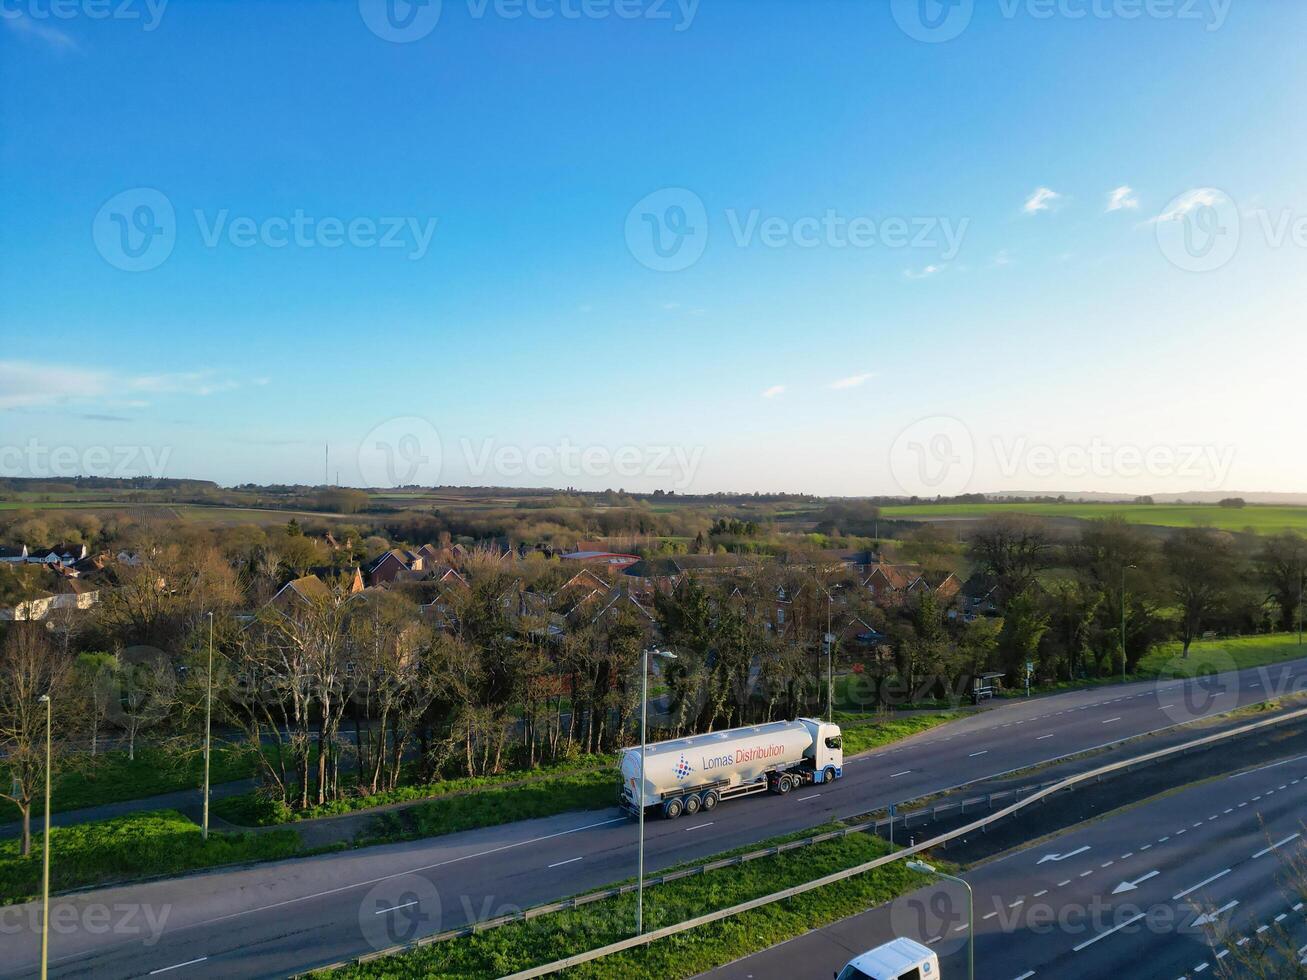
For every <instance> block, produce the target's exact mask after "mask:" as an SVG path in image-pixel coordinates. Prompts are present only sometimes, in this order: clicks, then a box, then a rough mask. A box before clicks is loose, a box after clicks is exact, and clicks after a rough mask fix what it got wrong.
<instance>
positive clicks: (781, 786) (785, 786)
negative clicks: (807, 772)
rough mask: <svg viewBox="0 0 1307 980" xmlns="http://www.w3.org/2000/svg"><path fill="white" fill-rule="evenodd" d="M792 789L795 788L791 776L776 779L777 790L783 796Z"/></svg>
mask: <svg viewBox="0 0 1307 980" xmlns="http://www.w3.org/2000/svg"><path fill="white" fill-rule="evenodd" d="M792 789H794V784H793V783H792V782H790V777H789V776H782V777H781V778H780V779H778V780H777V781H776V792H778V793H780V794H781V796H784V795H785V794H786V793H788V792H789V791H790V790H792Z"/></svg>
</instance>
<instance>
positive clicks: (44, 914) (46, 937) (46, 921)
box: [41, 694, 51, 980]
mask: <svg viewBox="0 0 1307 980" xmlns="http://www.w3.org/2000/svg"><path fill="white" fill-rule="evenodd" d="M41 700H42V701H44V702H45V837H44V838H42V840H41V980H46V978H47V977H48V976H49V971H50V761H51V753H50V712H51V704H50V695H48V694H42V695H41Z"/></svg>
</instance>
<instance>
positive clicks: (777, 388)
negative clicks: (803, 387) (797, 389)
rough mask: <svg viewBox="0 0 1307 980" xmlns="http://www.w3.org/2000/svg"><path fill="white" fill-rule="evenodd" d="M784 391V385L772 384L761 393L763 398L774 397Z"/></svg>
mask: <svg viewBox="0 0 1307 980" xmlns="http://www.w3.org/2000/svg"><path fill="white" fill-rule="evenodd" d="M784 393H785V385H772V386H771V387H770V388H768V389H767V390H766V391H764V392H763V393H762V397H763V398H775V397H776V396H777V395H782V394H784Z"/></svg>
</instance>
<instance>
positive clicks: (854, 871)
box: [369, 708, 1307, 980]
mask: <svg viewBox="0 0 1307 980" xmlns="http://www.w3.org/2000/svg"><path fill="white" fill-rule="evenodd" d="M1303 717H1307V708H1302V709H1299V710H1298V711H1292V712H1289V713H1288V714H1284V715H1278V716H1277V717H1275V718H1267V719H1265V720H1263V721H1258V722H1254V723H1252V724H1250V725H1244V726H1242V727H1240V728H1233V729H1230V730H1229V731H1225V732H1217V733H1216V734H1214V735H1207V736H1204V737H1203V738H1200V739H1195V740H1194V741H1192V742H1185V743H1183V744H1181V745H1173V746H1170V747H1169V748H1165V749H1158V750H1156V751H1154V752H1148V753H1146V754H1144V755H1141V756H1136V757H1134V758H1131V759H1122V760H1120V761H1119V762H1113V763H1109V764H1108V765H1105V766H1099V767H1098V768H1097V769H1091V770H1089V771H1088V772H1083V773H1079V774H1077V775H1074V776H1068V777H1066V778H1065V779H1060V780H1058V781H1056V782H1054V783H1052V784H1050V785H1048V786H1045V787H1043V788H1041V789H1039V790H1036V791H1035V792H1033V793H1031V794H1030V795H1029V796H1028V797H1026V798H1025V799H1022V800H1018V801H1017V802H1016V803H1013V804H1012V805H1011V806H1008V807H1005V808H1004V809H1002V810H999V811H998V812H997V813H992V814H990V815H989V816H986V817H982V818H981V819H979V820H974V821H972V822H971V823H969V824H967V825H966V826H963V827H958V828H957V829H955V830H951V831H949V832H948V833H946V834H940V835H939V836H938V837H934V838H931V839H930V840H927V841H922V842H921V843H920V844H915V845H913V846H911V847H906V848H903V849H902V850H899V851H895V852H894V853H893V854H886V855H884V856H883V857H879V858H876V859H875V860H872V861H868V862H866V863H865V864H860V865H858V866H857V867H853V868H846V869H845V870H843V871H836V872H832V873H831V874H828V875H825V876H824V877H821V878H817V879H816V880H814V881H808V882H804V883H803V884H801V885H794V886H793V887H791V888H786V889H784V890H783V891H779V892H773V893H772V894H770V895H763V896H760V897H759V898H755V899H751V900H750V901H747V902H741V903H740V904H738V905H732V906H731V907H730V908H725V909H718V910H717V911H715V912H708V913H706V914H704V915H701V916H697V917H696V918H693V919H687V920H686V921H684V922H678V923H675V924H674V925H670V926H664V927H663V928H661V929H656V930H654V931H653V932H647V933H645V934H644V935H641V936H631V937H630V938H628V939H623V940H620V941H619V942H615V943H610V944H609V945H607V946H601V947H599V948H598V949H592V950H587V951H586V952H584V953H577V954H575V955H574V956H569V957H567V958H566V959H561V960H556V961H555V962H553V963H546V964H543V965H542V966H535V967H531V968H530V969H528V970H521V971H519V972H517V973H513V974H510V975H509V976H507V977H505V978H502V980H531V978H534V977H543V976H548V975H549V974H551V973H557V972H559V971H560V970H566V969H568V968H569V967H573V966H579V965H580V964H582V963H588V962H590V961H591V960H597V959H601V958H603V957H605V956H611V955H612V954H614V953H620V952H624V951H625V950H628V949H635V948H637V947H639V946H647V945H648V944H649V943H653V942H657V941H658V940H659V939H666V938H667V937H669V936H675V935H677V934H678V933H682V932H688V931H689V930H691V929H697V928H698V927H699V926H703V925H708V924H709V923H712V922H720V921H721V920H722V919H728V918H730V917H731V916H734V915H740V914H741V913H743V912H749V911H751V910H753V909H757V908H762V907H764V906H766V905H771V904H772V903H774V902H781V901H784V900H785V899H788V898H794V897H795V896H798V895H802V894H805V893H806V892H810V891H814V890H815V889H818V888H824V887H825V886H827V885H833V884H835V883H837V882H840V881H844V880H846V879H848V878H852V877H855V876H856V875H860V874H865V873H866V872H868V871H874V870H875V869H876V868H880V867H884V866H885V865H887V864H890V863H892V862H894V861H900V860H902V859H904V858H908V857H911V856H912V855H914V854H919V853H921V852H922V851H927V850H930V849H931V848H934V847H939V846H941V845H943V844H946V843H948V842H949V841H951V840H954V839H956V838H958V837H962V836H965V835H966V834H970V833H973V832H974V831H977V830H983V829H984V828H985V827H987V826H989V825H990V824H992V823H995V822H997V821H999V820H1002V819H1004V818H1005V817H1009V816H1011V815H1012V814H1014V813H1017V812H1019V811H1021V810H1024V809H1025V808H1026V807H1028V806H1030V805H1031V804H1033V803H1038V802H1039V801H1040V800H1042V799H1045V798H1046V797H1049V796H1052V795H1053V794H1054V793H1058V792H1061V791H1062V790H1065V789H1070V788H1072V787H1073V786H1078V785H1079V784H1081V783H1083V782H1087V781H1089V780H1091V779H1093V780H1097V779H1101V778H1102V777H1103V776H1105V775H1107V774H1108V773H1114V772H1119V771H1121V770H1125V769H1129V768H1130V767H1132V766H1138V765H1142V764H1144V763H1147V762H1152V761H1154V760H1156V759H1162V758H1165V757H1167V756H1171V755H1179V754H1183V753H1184V752H1188V751H1190V750H1192V749H1195V748H1199V747H1201V746H1204V745H1211V744H1214V743H1216V742H1219V741H1222V740H1224V739H1228V738H1236V737H1238V736H1240V735H1247V734H1248V733H1249V732H1254V731H1258V730H1260V729H1262V728H1268V727H1270V726H1272V725H1279V724H1283V723H1284V722H1286V721H1292V720H1294V719H1296V718H1303ZM953 805H955V804H950V806H953ZM865 826H866V825H863V827H864V828H865ZM851 831H852V828H849V830H843V831H832V832H831V833H830V834H829V836H827V835H820V836H823V837H826V839H829V837H833V836H839V835H841V834H844V833H847V832H851ZM802 843H803V842H800V841H795V842H792V844H791V845H781V848H787V847H790V846H794V845H802ZM768 850H769V851H770V850H773V849H770V848H769V849H768ZM630 887H632V888H634V887H635V886H634V885H631V886H630ZM369 958H373V957H369Z"/></svg>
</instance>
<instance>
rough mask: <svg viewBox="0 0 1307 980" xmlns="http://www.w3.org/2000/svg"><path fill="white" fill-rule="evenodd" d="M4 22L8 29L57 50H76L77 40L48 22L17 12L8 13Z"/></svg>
mask: <svg viewBox="0 0 1307 980" xmlns="http://www.w3.org/2000/svg"><path fill="white" fill-rule="evenodd" d="M0 19H3V20H4V22H5V23H6V24H8V25H9V29H10V30H11V31H13V32H14V33H15V34H22V35H23V36H25V37H33V38H36V39H37V40H38V41H43V42H45V43H46V44H48V45H49V46H50V47H52V48H55V49H57V50H59V51H76V50H77V42H76V41H74V40H73V38H72V35H70V34H66V33H64V32H63V31H61V30H59V28H57V27H51V26H49V25H48V24H38V23H37V22H36V21H34V20H32V19H31V18H30V17H27V16H25V15H24V14H21V13H19V14H18V15H17V16H14V15H12V14H11V15H9V16H6V17H3V18H0Z"/></svg>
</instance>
